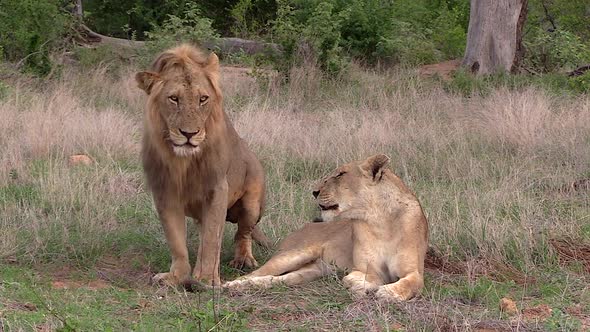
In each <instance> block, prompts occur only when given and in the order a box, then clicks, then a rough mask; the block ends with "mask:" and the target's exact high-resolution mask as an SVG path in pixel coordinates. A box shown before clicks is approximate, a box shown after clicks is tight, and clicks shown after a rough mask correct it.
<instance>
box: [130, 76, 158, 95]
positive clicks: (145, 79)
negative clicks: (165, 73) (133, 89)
mask: <svg viewBox="0 0 590 332" xmlns="http://www.w3.org/2000/svg"><path fill="white" fill-rule="evenodd" d="M159 79H160V76H159V75H158V74H156V73H152V72H149V71H142V72H139V73H137V74H135V81H136V82H137V86H139V88H140V89H142V90H143V91H145V92H146V93H147V94H148V95H149V94H150V92H151V91H152V87H153V86H154V83H156V81H158V80H159Z"/></svg>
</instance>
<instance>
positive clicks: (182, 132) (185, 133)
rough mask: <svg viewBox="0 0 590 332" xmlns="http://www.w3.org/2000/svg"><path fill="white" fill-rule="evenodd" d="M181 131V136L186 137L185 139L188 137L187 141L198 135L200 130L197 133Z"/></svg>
mask: <svg viewBox="0 0 590 332" xmlns="http://www.w3.org/2000/svg"><path fill="white" fill-rule="evenodd" d="M178 130H179V131H180V133H181V134H183V135H184V137H186V138H187V139H191V137H193V136H195V135H196V134H198V133H199V131H200V130H197V131H195V132H192V133H191V132H188V131H183V130H182V129H178Z"/></svg>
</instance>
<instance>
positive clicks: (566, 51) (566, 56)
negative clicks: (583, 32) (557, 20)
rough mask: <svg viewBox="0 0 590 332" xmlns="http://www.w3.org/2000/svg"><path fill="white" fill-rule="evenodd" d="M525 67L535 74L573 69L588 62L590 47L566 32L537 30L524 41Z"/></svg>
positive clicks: (589, 59) (589, 60)
mask: <svg viewBox="0 0 590 332" xmlns="http://www.w3.org/2000/svg"><path fill="white" fill-rule="evenodd" d="M525 47H526V49H527V57H526V59H525V66H528V67H529V68H531V69H532V70H534V71H537V72H543V73H546V72H552V71H556V70H560V69H573V68H575V67H578V66H580V65H582V64H586V63H588V62H590V46H588V45H587V44H584V43H583V41H582V40H581V39H580V37H578V36H576V35H575V34H573V33H571V32H569V31H566V30H555V31H547V30H544V29H541V28H539V29H537V30H536V31H535V33H533V34H531V35H530V36H528V38H527V39H526V40H525Z"/></svg>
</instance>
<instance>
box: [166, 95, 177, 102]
mask: <svg viewBox="0 0 590 332" xmlns="http://www.w3.org/2000/svg"><path fill="white" fill-rule="evenodd" d="M168 99H169V100H170V101H171V102H173V103H175V104H178V97H176V96H170V97H168Z"/></svg>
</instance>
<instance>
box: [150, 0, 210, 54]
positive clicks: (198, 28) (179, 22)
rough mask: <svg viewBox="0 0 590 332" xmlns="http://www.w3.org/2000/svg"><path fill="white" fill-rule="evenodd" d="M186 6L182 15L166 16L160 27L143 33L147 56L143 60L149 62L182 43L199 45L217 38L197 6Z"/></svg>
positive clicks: (155, 26) (190, 4)
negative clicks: (146, 38)
mask: <svg viewBox="0 0 590 332" xmlns="http://www.w3.org/2000/svg"><path fill="white" fill-rule="evenodd" d="M186 6H187V9H186V11H185V12H184V13H183V15H181V16H176V15H168V19H166V20H165V21H164V23H163V24H162V25H154V26H153V28H152V31H150V32H146V33H145V34H146V36H147V37H148V41H147V42H146V51H147V54H144V55H145V56H144V57H143V58H145V59H149V60H148V61H151V59H152V58H153V56H154V54H156V53H158V52H161V51H162V50H164V49H167V48H169V47H172V46H174V45H176V44H179V43H182V42H189V43H193V44H200V43H202V42H203V41H210V40H213V39H215V38H218V35H217V32H216V31H215V30H214V29H213V27H212V26H211V24H212V21H211V20H210V19H208V18H206V17H204V16H203V15H202V14H201V10H200V9H199V8H198V7H197V5H196V4H194V3H187V4H186Z"/></svg>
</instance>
